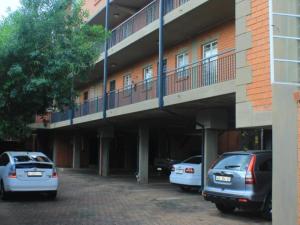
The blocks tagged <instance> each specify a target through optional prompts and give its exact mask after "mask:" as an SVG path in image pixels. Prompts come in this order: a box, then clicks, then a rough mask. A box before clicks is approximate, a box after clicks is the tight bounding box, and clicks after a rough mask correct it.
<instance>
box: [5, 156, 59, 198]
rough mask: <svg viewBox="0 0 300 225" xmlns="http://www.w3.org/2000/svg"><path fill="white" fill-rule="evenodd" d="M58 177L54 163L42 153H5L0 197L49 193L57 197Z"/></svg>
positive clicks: (52, 196)
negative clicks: (21, 193) (11, 194)
mask: <svg viewBox="0 0 300 225" xmlns="http://www.w3.org/2000/svg"><path fill="white" fill-rule="evenodd" d="M57 189H58V177H57V172H56V168H55V165H54V163H53V162H52V161H51V160H50V159H49V158H48V157H47V156H46V155H44V154H43V153H41V152H4V153H3V154H1V155H0V195H1V197H2V199H6V198H7V196H8V194H9V193H13V192H47V193H48V195H49V197H50V198H52V199H54V198H56V195H57Z"/></svg>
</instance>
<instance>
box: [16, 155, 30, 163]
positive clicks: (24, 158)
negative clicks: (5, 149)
mask: <svg viewBox="0 0 300 225" xmlns="http://www.w3.org/2000/svg"><path fill="white" fill-rule="evenodd" d="M14 161H15V162H28V161H31V158H30V157H29V156H28V155H17V156H14Z"/></svg>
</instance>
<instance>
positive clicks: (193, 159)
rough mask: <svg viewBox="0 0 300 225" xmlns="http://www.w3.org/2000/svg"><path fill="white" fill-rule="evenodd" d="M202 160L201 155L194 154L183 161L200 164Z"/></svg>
mask: <svg viewBox="0 0 300 225" xmlns="http://www.w3.org/2000/svg"><path fill="white" fill-rule="evenodd" d="M201 162H202V157H201V156H194V157H191V158H188V159H186V160H184V161H183V163H191V164H200V163H201Z"/></svg>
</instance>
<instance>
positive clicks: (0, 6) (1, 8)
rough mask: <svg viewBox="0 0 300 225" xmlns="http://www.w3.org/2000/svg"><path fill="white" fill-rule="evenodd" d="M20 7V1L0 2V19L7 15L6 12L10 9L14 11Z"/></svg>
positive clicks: (2, 0)
mask: <svg viewBox="0 0 300 225" xmlns="http://www.w3.org/2000/svg"><path fill="white" fill-rule="evenodd" d="M19 5H20V2H19V0H0V17H2V16H6V15H7V13H6V11H7V8H8V7H10V8H11V10H12V11H14V10H15V9H17V8H18V6H19Z"/></svg>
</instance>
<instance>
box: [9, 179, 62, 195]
mask: <svg viewBox="0 0 300 225" xmlns="http://www.w3.org/2000/svg"><path fill="white" fill-rule="evenodd" d="M57 189H58V179H57V178H51V179H48V180H45V181H23V180H18V179H8V180H7V184H6V191H8V192H27V191H56V190H57Z"/></svg>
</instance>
